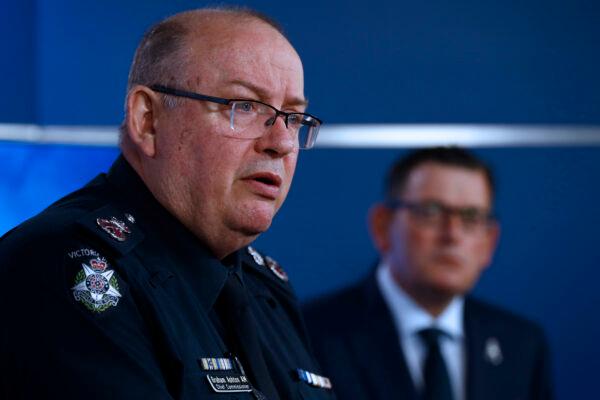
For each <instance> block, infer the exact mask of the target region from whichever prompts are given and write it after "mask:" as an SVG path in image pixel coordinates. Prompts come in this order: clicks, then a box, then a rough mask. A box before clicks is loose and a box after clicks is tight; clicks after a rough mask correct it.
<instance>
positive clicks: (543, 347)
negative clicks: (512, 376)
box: [532, 329, 554, 400]
mask: <svg viewBox="0 0 600 400" xmlns="http://www.w3.org/2000/svg"><path fill="white" fill-rule="evenodd" d="M539 336H540V347H539V351H538V357H537V360H536V369H535V372H534V376H533V383H532V392H533V395H532V399H534V400H554V387H553V386H554V385H553V381H552V363H551V357H550V349H549V346H548V342H547V339H546V337H545V335H544V333H543V332H542V330H541V329H539Z"/></svg>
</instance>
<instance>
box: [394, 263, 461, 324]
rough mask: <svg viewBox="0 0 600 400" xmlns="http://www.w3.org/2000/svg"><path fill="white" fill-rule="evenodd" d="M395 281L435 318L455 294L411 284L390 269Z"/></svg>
mask: <svg viewBox="0 0 600 400" xmlns="http://www.w3.org/2000/svg"><path fill="white" fill-rule="evenodd" d="M390 272H391V274H392V278H393V280H394V282H395V283H396V284H397V285H398V286H400V287H401V288H402V290H403V291H404V292H405V293H406V294H407V295H408V296H410V298H411V299H412V300H413V301H414V302H415V303H417V304H418V305H419V306H420V307H421V308H423V309H424V310H425V311H426V312H427V313H428V314H429V315H431V316H432V317H434V318H437V317H439V316H440V315H441V314H442V313H443V312H444V310H446V308H447V307H448V305H449V304H450V303H451V302H452V300H453V299H454V297H455V295H454V294H452V293H447V292H441V291H439V290H433V289H431V288H426V287H418V286H416V285H409V284H407V283H406V282H405V280H404V279H402V277H401V276H398V274H395V273H394V271H393V270H391V271H390Z"/></svg>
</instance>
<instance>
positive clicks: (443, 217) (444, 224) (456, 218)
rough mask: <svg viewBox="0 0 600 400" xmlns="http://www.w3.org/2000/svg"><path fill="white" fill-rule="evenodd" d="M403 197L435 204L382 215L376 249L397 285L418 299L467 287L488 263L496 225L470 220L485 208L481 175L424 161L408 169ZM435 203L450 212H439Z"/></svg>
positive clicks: (487, 207) (486, 197)
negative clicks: (384, 220)
mask: <svg viewBox="0 0 600 400" xmlns="http://www.w3.org/2000/svg"><path fill="white" fill-rule="evenodd" d="M402 200H403V201H406V202H408V203H411V204H418V205H423V204H426V205H427V204H430V205H431V204H433V205H434V206H433V208H430V209H427V208H424V209H423V208H422V209H415V208H412V209H410V208H398V209H395V210H391V211H389V212H387V213H386V214H385V217H384V218H385V219H386V223H385V228H384V229H382V233H381V235H382V236H383V237H382V238H381V240H380V246H379V247H380V250H381V251H382V255H383V257H384V259H385V260H387V262H388V264H389V265H390V268H391V272H392V275H393V277H394V279H395V280H396V281H397V283H399V284H400V285H401V286H402V287H403V288H404V289H405V290H406V291H407V292H408V293H409V294H411V295H412V296H413V297H416V298H417V300H419V299H427V298H442V299H451V297H453V296H455V295H460V294H464V293H465V292H467V291H468V290H470V289H471V288H472V287H473V285H474V284H475V282H476V281H477V279H478V277H479V275H480V273H481V272H482V270H483V269H484V268H485V267H486V266H487V265H488V264H489V262H490V260H491V256H492V252H493V249H494V247H495V243H496V237H497V227H496V225H495V223H484V224H477V223H473V220H475V218H472V214H470V213H471V212H475V210H480V211H483V212H487V211H489V210H490V206H491V199H490V193H489V189H488V185H487V181H486V179H485V175H484V173H483V172H481V171H477V170H470V169H466V168H461V167H453V166H447V165H443V164H436V163H424V164H422V165H420V166H418V167H416V168H415V169H414V170H413V171H412V172H411V173H410V175H409V178H408V181H407V184H406V188H405V191H404V193H403V195H402ZM440 207H442V208H443V209H444V210H453V211H452V212H450V213H443V212H442V213H440V212H439V209H440ZM458 210H461V211H460V212H461V213H462V214H463V215H460V213H459V211H458ZM436 215H437V216H436Z"/></svg>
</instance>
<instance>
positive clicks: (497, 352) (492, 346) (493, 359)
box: [485, 337, 504, 365]
mask: <svg viewBox="0 0 600 400" xmlns="http://www.w3.org/2000/svg"><path fill="white" fill-rule="evenodd" d="M485 359H486V360H487V361H488V362H490V363H491V364H492V365H500V364H501V363H502V360H503V359H504V357H503V356H502V350H501V349H500V342H498V339H496V338H495V337H491V338H488V340H486V342H485Z"/></svg>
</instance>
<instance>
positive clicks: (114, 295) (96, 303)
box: [71, 258, 121, 313]
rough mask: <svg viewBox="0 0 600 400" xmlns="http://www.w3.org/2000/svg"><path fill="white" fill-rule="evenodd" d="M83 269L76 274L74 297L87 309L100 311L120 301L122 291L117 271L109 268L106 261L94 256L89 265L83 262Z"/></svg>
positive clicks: (73, 288)
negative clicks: (115, 274) (116, 274)
mask: <svg viewBox="0 0 600 400" xmlns="http://www.w3.org/2000/svg"><path fill="white" fill-rule="evenodd" d="M81 266H82V270H81V271H79V272H78V273H77V275H76V276H75V285H74V286H73V287H72V288H71V290H73V297H75V300H76V301H79V302H81V303H82V304H83V305H84V306H85V307H86V308H87V309H89V310H90V311H93V312H97V313H100V312H102V311H105V310H107V309H108V308H110V307H111V306H116V305H117V304H118V303H119V298H120V297H121V293H119V284H118V282H117V278H116V277H115V276H114V273H115V271H114V270H110V269H108V264H107V263H106V261H104V260H102V259H100V258H94V259H91V260H90V261H89V265H87V264H81Z"/></svg>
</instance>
